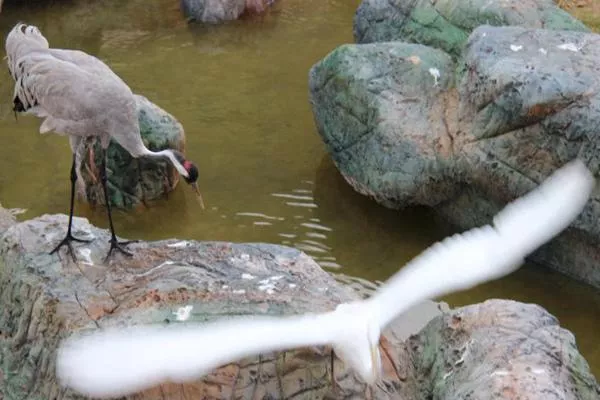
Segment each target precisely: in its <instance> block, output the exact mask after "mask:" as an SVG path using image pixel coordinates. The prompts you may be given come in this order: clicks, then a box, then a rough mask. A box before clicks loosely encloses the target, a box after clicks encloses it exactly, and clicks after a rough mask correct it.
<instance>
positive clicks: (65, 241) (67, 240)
mask: <svg viewBox="0 0 600 400" xmlns="http://www.w3.org/2000/svg"><path fill="white" fill-rule="evenodd" d="M71 242H79V243H89V242H91V239H78V238H76V237H73V235H72V234H71V232H70V231H68V232H67V236H65V238H64V239H63V240H61V241H60V243H59V244H58V245H57V246H56V247H55V248H54V250H52V251H51V252H50V254H51V255H52V254H54V253H56V252H57V251H58V250H59V249H60V248H61V247H63V246H64V245H67V247H68V248H69V253H71V257H72V258H73V262H77V258H76V257H75V251H74V250H73V246H71Z"/></svg>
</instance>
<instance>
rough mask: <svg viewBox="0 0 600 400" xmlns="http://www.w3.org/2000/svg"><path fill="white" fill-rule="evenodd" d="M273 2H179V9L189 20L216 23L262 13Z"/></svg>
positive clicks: (190, 0) (212, 0) (224, 0)
mask: <svg viewBox="0 0 600 400" xmlns="http://www.w3.org/2000/svg"><path fill="white" fill-rule="evenodd" d="M274 2H275V0H181V8H182V10H183V13H184V14H185V15H186V16H187V17H188V18H190V19H193V20H196V21H199V22H207V23H218V22H224V21H231V20H235V19H238V18H239V17H240V16H242V15H243V14H245V13H248V14H260V13H263V12H264V11H266V10H267V8H268V7H270V6H271V5H272V4H273V3H274Z"/></svg>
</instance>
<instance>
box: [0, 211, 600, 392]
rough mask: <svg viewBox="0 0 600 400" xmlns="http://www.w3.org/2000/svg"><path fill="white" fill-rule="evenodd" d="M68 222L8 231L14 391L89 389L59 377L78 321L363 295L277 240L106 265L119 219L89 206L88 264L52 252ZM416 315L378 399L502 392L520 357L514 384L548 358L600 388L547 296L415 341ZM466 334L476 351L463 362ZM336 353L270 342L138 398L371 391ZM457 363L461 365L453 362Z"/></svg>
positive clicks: (275, 308)
mask: <svg viewBox="0 0 600 400" xmlns="http://www.w3.org/2000/svg"><path fill="white" fill-rule="evenodd" d="M66 223H67V216H65V215H44V216H42V217H39V218H36V219H33V220H29V221H25V222H22V223H19V224H14V225H12V226H10V227H9V228H8V229H7V230H5V231H4V232H3V233H2V234H1V236H0V256H1V257H2V259H1V262H2V268H0V359H2V363H0V383H1V384H0V398H6V399H20V398H31V399H37V398H43V399H54V398H61V399H75V398H81V397H79V396H76V395H74V394H73V393H71V392H69V391H66V392H65V391H64V390H62V389H61V388H59V387H58V385H57V383H56V381H55V376H54V369H55V356H56V347H57V345H58V343H59V340H60V339H62V338H64V337H66V336H67V335H69V334H70V333H71V332H76V331H81V330H88V329H98V328H102V327H110V326H117V325H121V326H125V325H133V324H145V323H164V324H166V323H171V324H173V323H179V322H180V321H183V320H185V321H188V322H189V321H196V322H198V323H201V322H203V321H207V320H211V319H215V318H226V317H227V316H230V315H240V314H269V315H283V314H295V313H305V312H319V311H325V310H331V309H333V308H334V307H335V306H336V305H337V304H339V303H340V302H347V301H352V300H354V299H356V294H354V293H353V291H351V290H347V289H346V288H344V287H342V286H341V285H340V284H339V283H337V282H336V281H335V279H334V278H333V277H332V276H331V275H329V274H327V273H326V272H324V271H323V270H322V269H321V268H319V267H318V266H317V264H316V263H315V262H314V261H313V260H312V259H310V258H309V257H307V256H306V255H305V254H304V253H302V252H300V251H298V250H296V249H292V248H288V247H282V246H277V245H269V244H233V243H225V242H205V243H199V242H194V241H187V240H174V239H173V240H165V241H160V242H139V243H137V244H132V245H130V249H131V250H133V251H134V253H135V255H134V257H133V258H119V259H116V260H115V261H113V262H112V263H111V264H110V265H105V264H103V263H102V262H101V260H102V259H103V257H104V255H105V254H106V251H107V250H108V239H109V235H108V232H107V231H105V230H101V229H98V228H96V227H94V226H92V225H90V224H89V223H88V221H87V220H85V219H82V218H75V219H74V230H73V233H74V235H76V236H77V237H81V238H85V237H87V238H89V239H93V241H92V242H91V243H90V244H89V245H88V244H85V245H76V252H77V254H78V259H79V262H78V263H77V264H75V263H73V262H72V261H71V258H70V257H68V256H67V255H66V254H65V252H64V251H61V252H60V254H59V255H56V254H55V255H53V256H50V255H48V252H49V251H50V249H51V248H52V247H53V246H54V245H55V243H56V242H57V241H58V240H60V239H61V238H62V237H63V235H64V229H65V225H66ZM426 308H431V305H430V304H425V305H423V306H421V308H419V309H415V310H414V312H418V313H419V318H417V319H418V321H417V322H416V324H417V326H419V327H420V326H422V324H423V322H424V321H423V318H422V315H423V313H425V312H431V310H429V311H424V310H425V309H426ZM409 314H410V313H409ZM413 314H414V313H413ZM414 317H415V315H413V316H412V317H411V318H413V319H414ZM405 325H406V324H405V323H404V321H403V320H402V319H398V320H397V321H396V322H395V324H393V325H392V326H391V327H390V328H389V329H387V330H386V332H385V335H384V336H382V339H381V344H380V346H381V347H382V357H383V358H382V361H383V366H384V380H383V382H382V383H380V384H379V385H378V386H377V387H375V388H374V390H373V391H372V393H371V394H372V398H373V399H390V400H391V399H398V398H407V399H409V398H429V397H431V396H429V395H428V396H423V394H425V393H427V394H431V393H436V394H437V395H438V396H439V397H434V398H449V399H450V398H459V397H460V396H458V397H457V395H456V393H458V391H459V389H461V388H462V389H465V390H469V391H470V393H472V398H477V399H480V398H481V399H485V398H491V397H489V396H490V392H489V388H490V386H491V385H492V384H494V383H495V382H498V381H497V379H500V378H494V375H492V376H491V377H489V376H487V375H485V373H487V372H494V371H503V368H511V362H513V364H514V365H513V367H512V368H513V370H512V371H511V370H509V371H511V374H512V375H510V377H509V378H507V377H504V378H502V379H511V384H512V383H514V382H519V381H522V382H530V381H531V378H530V375H531V374H537V372H536V371H537V369H536V368H545V371H546V372H545V373H546V375H543V376H542V375H540V377H538V381H537V382H533V383H531V384H532V385H535V386H534V388H535V389H539V390H540V392H539V393H544V392H543V390H545V389H547V388H550V383H553V384H555V385H557V386H556V387H552V390H562V391H564V392H565V393H571V392H572V391H573V390H575V389H577V390H579V392H578V393H579V394H580V395H581V396H582V397H578V398H580V399H584V400H586V399H592V398H593V397H585V396H588V394H589V393H593V390H595V389H594V388H595V386H594V385H595V381H594V380H593V377H591V375H590V374H589V370H588V369H587V364H586V363H585V360H583V358H582V357H581V356H580V355H579V353H578V352H577V350H576V347H575V344H574V340H573V337H572V335H570V333H568V332H567V331H565V330H562V329H560V328H559V326H558V325H557V321H556V319H555V318H553V317H552V316H550V315H549V314H547V313H546V312H545V311H543V310H541V308H539V307H537V306H528V305H523V304H521V303H516V302H487V303H484V304H482V305H475V306H470V307H467V308H463V309H458V310H454V311H452V312H451V313H450V314H448V313H447V312H445V313H444V314H443V315H441V316H438V317H436V319H434V320H433V321H432V322H430V323H429V324H427V326H426V327H425V329H424V330H423V331H422V332H421V333H419V334H418V336H414V337H412V338H411V339H409V340H408V341H407V342H406V343H404V342H403V340H404V339H405V338H406V335H407V334H409V333H411V332H410V331H407V329H406V328H407V327H406V326H405ZM395 326H400V328H396V327H395ZM412 333H415V332H412ZM240 334H243V333H242V332H241V333H240ZM465 343H470V344H469V346H470V347H469V350H468V351H469V352H468V353H467V354H464V357H463V358H464V360H463V362H462V363H457V361H458V360H459V358H460V357H461V356H463V353H464V352H461V351H462V349H463V348H465ZM329 355H330V353H329V349H326V348H314V349H298V350H296V351H287V352H285V353H284V352H281V353H273V354H263V355H261V356H256V357H249V358H247V359H244V360H240V361H238V362H234V363H231V364H229V365H226V366H223V367H222V368H219V369H217V370H215V371H214V372H212V373H211V374H209V375H207V376H205V377H204V378H202V379H199V380H198V381H196V382H192V383H188V384H185V385H178V384H165V385H162V386H161V387H158V388H154V389H152V390H147V391H145V392H143V393H139V394H136V395H135V396H130V397H128V398H132V399H133V398H136V399H164V398H169V399H175V400H177V399H183V398H202V399H221V398H254V397H258V398H291V397H293V398H296V399H322V398H348V399H357V400H358V399H364V398H365V397H366V395H365V390H366V388H365V386H364V385H363V384H362V383H360V382H359V381H358V380H357V379H356V378H355V377H354V375H353V374H352V373H349V372H350V371H349V370H348V369H347V368H346V367H345V366H344V365H343V363H342V362H341V361H339V360H338V361H336V363H335V374H336V382H337V383H338V385H339V386H338V388H337V390H338V392H337V393H333V392H332V388H331V381H330V371H331V369H330V357H329ZM515 361H516V364H515ZM550 361H553V362H554V364H548V363H549V362H550ZM556 361H559V362H560V364H557V363H556ZM540 363H541V364H540ZM449 365H450V366H451V368H452V371H453V375H452V376H450V375H448V376H450V378H448V376H445V375H444V374H445V373H446V372H448V371H446V370H445V368H447V367H448V366H449ZM559 365H560V367H559ZM442 370H444V371H443V373H442ZM536 376H537V375H536ZM474 377H479V378H480V379H473V378H474ZM448 379H450V380H448ZM596 390H597V389H596ZM494 393H495V392H494ZM486 396H487V397H486ZM565 398H568V397H565Z"/></svg>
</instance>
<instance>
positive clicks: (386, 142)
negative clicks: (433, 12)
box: [310, 2, 600, 287]
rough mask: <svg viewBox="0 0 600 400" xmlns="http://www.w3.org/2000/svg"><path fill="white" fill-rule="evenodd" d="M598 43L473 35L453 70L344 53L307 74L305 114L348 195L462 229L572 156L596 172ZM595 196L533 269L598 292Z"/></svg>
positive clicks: (399, 57)
mask: <svg viewBox="0 0 600 400" xmlns="http://www.w3.org/2000/svg"><path fill="white" fill-rule="evenodd" d="M438 3H439V2H438ZM599 44H600V36H598V35H594V34H588V33H583V32H574V31H552V30H544V29H528V28H522V27H491V26H482V27H479V28H477V29H476V30H474V31H473V33H472V34H471V36H470V39H469V42H468V43H467V45H466V46H465V49H464V58H463V59H462V60H461V62H460V63H459V64H458V66H456V65H455V64H453V63H452V61H451V59H450V57H449V56H448V55H447V54H446V53H443V52H442V51H440V50H436V49H433V48H432V47H426V46H421V45H415V44H408V43H402V42H387V43H370V44H364V45H345V46H341V47H339V48H338V49H336V50H334V51H333V52H332V53H330V54H329V55H328V56H327V57H325V59H323V60H322V61H320V62H319V63H317V64H316V65H315V66H313V68H312V69H311V72H310V90H311V102H312V104H313V114H314V116H315V121H316V125H317V128H318V131H319V133H320V135H321V136H322V138H323V140H324V142H325V144H326V145H327V148H328V150H329V152H330V153H331V156H332V158H333V160H334V162H335V164H336V166H337V168H338V169H339V170H340V172H341V173H342V175H343V176H344V178H345V179H346V180H347V181H348V182H349V183H350V184H351V186H352V187H353V188H354V189H355V190H356V191H358V192H359V193H362V194H365V195H367V196H370V197H372V198H373V199H375V200H376V201H377V202H378V203H380V204H382V205H384V206H386V207H389V208H396V209H400V208H404V207H407V206H411V205H426V206H430V207H435V210H436V211H437V212H439V213H440V214H441V215H443V216H444V217H446V218H447V219H448V220H449V221H450V222H452V223H454V224H455V225H457V226H459V227H460V228H463V229H467V228H471V227H474V226H479V225H482V224H486V223H489V222H490V218H491V217H492V216H493V215H494V214H495V213H496V212H497V211H499V210H500V209H501V208H502V207H503V206H504V205H505V204H506V203H507V202H509V201H511V200H513V199H515V198H516V197H519V196H521V195H522V194H524V193H525V192H527V191H529V190H531V189H532V188H534V187H535V186H536V185H537V183H539V182H541V181H542V180H543V179H545V178H546V177H547V176H548V175H550V173H551V172H552V171H554V170H555V169H556V168H558V167H559V166H561V165H563V164H564V163H566V162H567V161H569V160H572V159H573V158H575V157H579V158H581V159H582V160H583V161H584V162H586V164H587V165H588V167H589V168H590V169H591V170H592V171H593V172H594V173H597V172H598V165H599V161H600V160H598V151H597V147H598V144H599V141H598V136H597V134H596V131H597V130H596V127H597V126H598V123H599V121H600V98H599V97H598V91H597V90H596V87H597V86H598V85H599V84H600V78H599V76H600V74H598V67H597V66H598V65H599V63H600V51H598V48H599V46H598V45H599ZM455 71H458V73H455ZM599 196H600V194H599V193H595V194H593V200H592V201H590V202H589V203H588V204H587V206H586V208H585V209H584V211H583V213H582V214H581V215H580V216H579V217H578V219H577V220H576V221H575V222H574V223H573V224H572V226H571V228H570V229H568V230H567V231H565V232H564V233H562V234H561V235H560V236H559V237H558V238H557V239H555V240H553V241H552V242H550V243H548V244H547V245H545V246H543V247H542V248H541V249H540V250H539V251H537V252H536V253H534V255H533V257H532V258H533V259H534V260H535V261H538V262H540V263H542V264H544V265H547V266H550V267H552V268H554V269H557V270H559V271H561V272H564V273H567V274H568V275H570V276H573V277H575V278H577V279H579V280H582V281H584V282H587V283H590V284H592V285H594V286H596V287H600V270H599V269H598V268H597V264H598V262H597V260H599V259H600V250H598V249H599V248H598V246H597V244H598V241H599V240H600V228H599V227H598V225H597V224H596V223H595V221H597V220H598V218H599V217H600V207H599V206H598V204H600V203H598V200H599Z"/></svg>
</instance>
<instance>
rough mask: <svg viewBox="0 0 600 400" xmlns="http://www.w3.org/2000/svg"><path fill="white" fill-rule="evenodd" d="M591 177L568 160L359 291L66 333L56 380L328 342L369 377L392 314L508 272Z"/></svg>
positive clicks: (183, 368) (140, 381) (81, 384)
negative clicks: (315, 307) (292, 308)
mask: <svg viewBox="0 0 600 400" xmlns="http://www.w3.org/2000/svg"><path fill="white" fill-rule="evenodd" d="M593 187H594V179H593V177H592V175H591V174H590V173H589V171H588V170H587V169H586V168H585V166H584V165H583V164H582V163H581V162H578V161H577V162H572V163H570V164H568V165H566V166H565V167H563V168H561V169H560V170H558V171H557V172H556V173H554V174H553V175H552V176H551V177H550V178H549V179H547V180H546V181H545V182H543V183H542V184H541V185H540V186H539V187H538V188H536V189H535V190H533V191H532V192H530V193H528V194H527V195H525V196H523V197H522V198H519V199H517V200H515V201H514V202H512V203H510V204H509V205H507V206H506V207H505V208H504V210H502V211H501V212H500V213H499V214H498V215H496V217H495V218H494V225H493V226H491V225H486V226H483V227H480V228H475V229H472V230H469V231H467V232H464V233H463V234H461V235H454V236H451V237H449V238H447V239H445V240H443V241H442V242H439V243H436V244H434V245H433V246H431V247H430V248H429V249H427V250H426V251H425V252H423V253H422V254H421V255H419V256H418V257H416V258H415V259H414V260H413V261H411V262H410V263H409V264H408V265H406V266H405V267H404V268H403V269H402V270H400V271H399V272H398V273H396V274H395V275H394V276H392V277H391V278H390V279H389V280H388V281H387V282H386V283H385V284H384V285H383V286H382V287H381V288H380V289H379V290H377V292H376V293H375V294H374V295H373V296H372V297H370V298H369V299H366V300H363V301H357V302H353V303H347V304H340V305H339V306H338V307H337V308H336V309H335V310H334V311H331V312H327V313H322V314H312V315H311V314H308V315H299V316H290V317H284V318H273V317H260V318H250V317H244V318H237V319H230V320H226V321H220V322H214V323H210V324H205V325H203V326H191V325H190V326H181V325H180V326H169V327H160V326H156V327H135V328H129V329H124V330H115V329H109V330H104V331H99V332H94V333H92V334H90V335H84V336H82V337H77V336H73V337H71V338H69V339H67V341H66V342H64V343H63V344H62V345H61V347H60V349H59V352H58V359H57V375H58V378H59V381H60V382H61V384H62V385H64V386H68V387H70V388H72V389H74V390H76V391H77V392H80V393H82V394H85V395H88V396H94V397H114V396H125V395H128V394H131V393H134V392H137V391H140V390H143V389H147V388H150V387H152V386H155V385H157V384H160V383H161V382H165V381H167V380H170V381H175V382H185V381H189V380H192V379H195V378H198V377H201V376H202V375H204V374H206V373H208V372H210V371H211V370H212V369H214V368H216V367H219V366H222V365H224V364H227V363H229V362H231V361H234V360H237V359H240V358H242V357H245V356H249V355H253V354H258V353H262V352H269V351H277V350H285V349H287V348H295V347H305V346H313V345H324V344H329V345H331V346H332V347H333V349H334V351H335V353H336V354H337V356H338V357H339V358H341V359H342V360H343V361H344V362H345V363H346V364H347V365H349V366H350V367H351V368H352V369H353V370H354V371H355V372H356V373H357V374H358V375H359V376H360V377H361V378H362V379H363V380H364V381H365V382H367V383H369V384H373V383H375V382H376V381H377V379H379V377H380V373H381V359H380V354H379V347H378V343H379V337H380V335H381V332H382V331H383V330H384V329H385V328H386V326H388V325H389V324H390V323H391V322H392V321H393V320H394V319H395V318H396V317H397V316H398V315H399V314H401V313H402V312H404V311H405V310H407V309H408V308H409V307H411V306H413V305H415V304H417V303H419V302H421V301H422V300H424V299H427V298H434V297H438V296H442V295H445V294H448V293H451V292H454V291H459V290H465V289H469V288H471V287H473V286H476V285H478V284H481V283H483V282H486V281H489V280H493V279H497V278H500V277H502V276H504V275H507V274H509V273H511V272H512V271H514V270H515V269H517V268H518V267H519V266H520V265H521V264H522V263H523V261H524V259H525V257H526V256H527V255H528V254H530V253H531V252H533V251H534V250H536V249H537V248H538V247H539V246H541V245H542V244H544V243H545V242H547V241H548V240H550V239H552V238H553V237H554V236H556V235H557V234H559V233H560V232H561V231H562V230H563V229H565V228H566V227H567V226H568V225H569V224H570V223H571V222H572V221H573V220H574V219H575V218H576V217H577V215H578V214H579V213H580V212H581V210H582V209H583V207H584V205H585V203H586V202H587V200H588V198H589V196H590V194H591V191H592V189H593Z"/></svg>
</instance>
